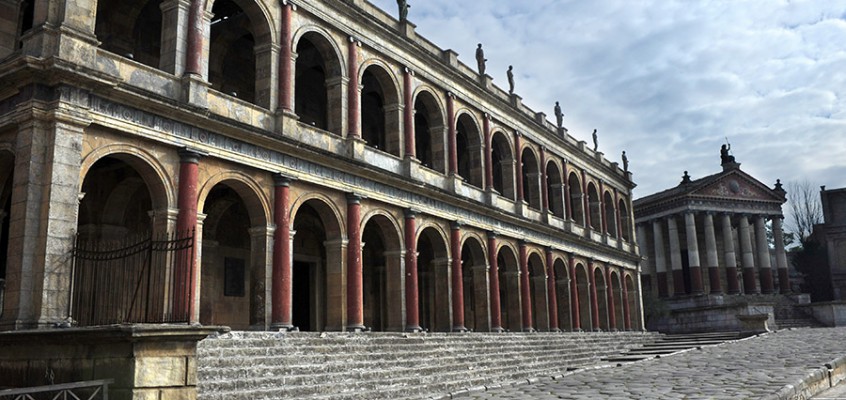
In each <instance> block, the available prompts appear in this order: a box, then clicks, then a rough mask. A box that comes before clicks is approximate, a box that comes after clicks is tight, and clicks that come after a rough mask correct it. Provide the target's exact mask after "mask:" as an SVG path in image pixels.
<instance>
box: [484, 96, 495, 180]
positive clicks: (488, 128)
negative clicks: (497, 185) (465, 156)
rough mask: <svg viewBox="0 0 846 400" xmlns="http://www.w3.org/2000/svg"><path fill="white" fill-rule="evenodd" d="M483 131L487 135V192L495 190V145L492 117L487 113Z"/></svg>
mask: <svg viewBox="0 0 846 400" xmlns="http://www.w3.org/2000/svg"><path fill="white" fill-rule="evenodd" d="M482 130H483V131H484V135H485V190H487V191H488V192H491V191H492V190H493V157H492V153H493V144H492V143H491V115H490V114H488V113H485V115H484V119H483V120H482Z"/></svg>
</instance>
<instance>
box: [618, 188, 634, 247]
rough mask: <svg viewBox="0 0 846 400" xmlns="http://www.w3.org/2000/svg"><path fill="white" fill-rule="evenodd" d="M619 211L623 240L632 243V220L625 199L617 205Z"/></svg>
mask: <svg viewBox="0 0 846 400" xmlns="http://www.w3.org/2000/svg"><path fill="white" fill-rule="evenodd" d="M617 209H618V210H620V232H622V237H621V239H623V240H625V241H629V242H630V241H631V240H632V237H631V230H632V227H631V219H630V218H629V210H628V207H626V202H625V201H624V200H623V199H620V201H619V202H618V203H617Z"/></svg>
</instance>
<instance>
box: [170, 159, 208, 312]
mask: <svg viewBox="0 0 846 400" xmlns="http://www.w3.org/2000/svg"><path fill="white" fill-rule="evenodd" d="M203 155H204V154H201V153H200V152H199V151H196V150H191V149H188V148H183V149H180V150H179V193H178V195H177V203H176V204H177V207H179V214H177V216H176V231H177V235H178V236H182V235H187V234H189V233H190V234H193V235H194V247H193V248H192V249H185V250H182V251H180V254H179V255H178V261H177V262H178V264H177V268H178V272H177V273H176V276H175V279H174V290H173V295H174V298H175V301H174V302H173V314H174V317H175V318H176V319H183V318H184V319H185V320H186V321H190V322H192V323H193V322H198V321H197V320H196V312H195V311H196V310H195V309H194V299H195V297H196V296H197V293H195V291H194V288H195V287H197V249H198V246H199V244H200V243H201V241H200V238H198V237H197V234H196V229H197V189H198V184H197V179H198V175H199V165H198V164H199V162H200V157H202V156H203Z"/></svg>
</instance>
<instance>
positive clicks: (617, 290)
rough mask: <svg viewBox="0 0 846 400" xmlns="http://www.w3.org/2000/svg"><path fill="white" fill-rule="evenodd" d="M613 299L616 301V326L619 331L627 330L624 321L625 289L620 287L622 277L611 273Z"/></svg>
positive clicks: (614, 316)
mask: <svg viewBox="0 0 846 400" xmlns="http://www.w3.org/2000/svg"><path fill="white" fill-rule="evenodd" d="M610 290H611V297H612V299H613V300H614V315H613V316H610V318H614V325H615V326H616V327H617V330H621V331H622V330H625V329H626V325H625V321H623V301H624V300H623V289H622V287H621V286H620V276H619V275H617V273H616V272H611V288H610Z"/></svg>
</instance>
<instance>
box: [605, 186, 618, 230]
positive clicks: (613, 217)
mask: <svg viewBox="0 0 846 400" xmlns="http://www.w3.org/2000/svg"><path fill="white" fill-rule="evenodd" d="M614 206H615V203H614V198H613V197H611V193H610V192H605V221H606V224H607V226H606V228H607V229H608V235H610V236H611V237H613V238H616V237H617V211H616V210H615V209H614Z"/></svg>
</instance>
